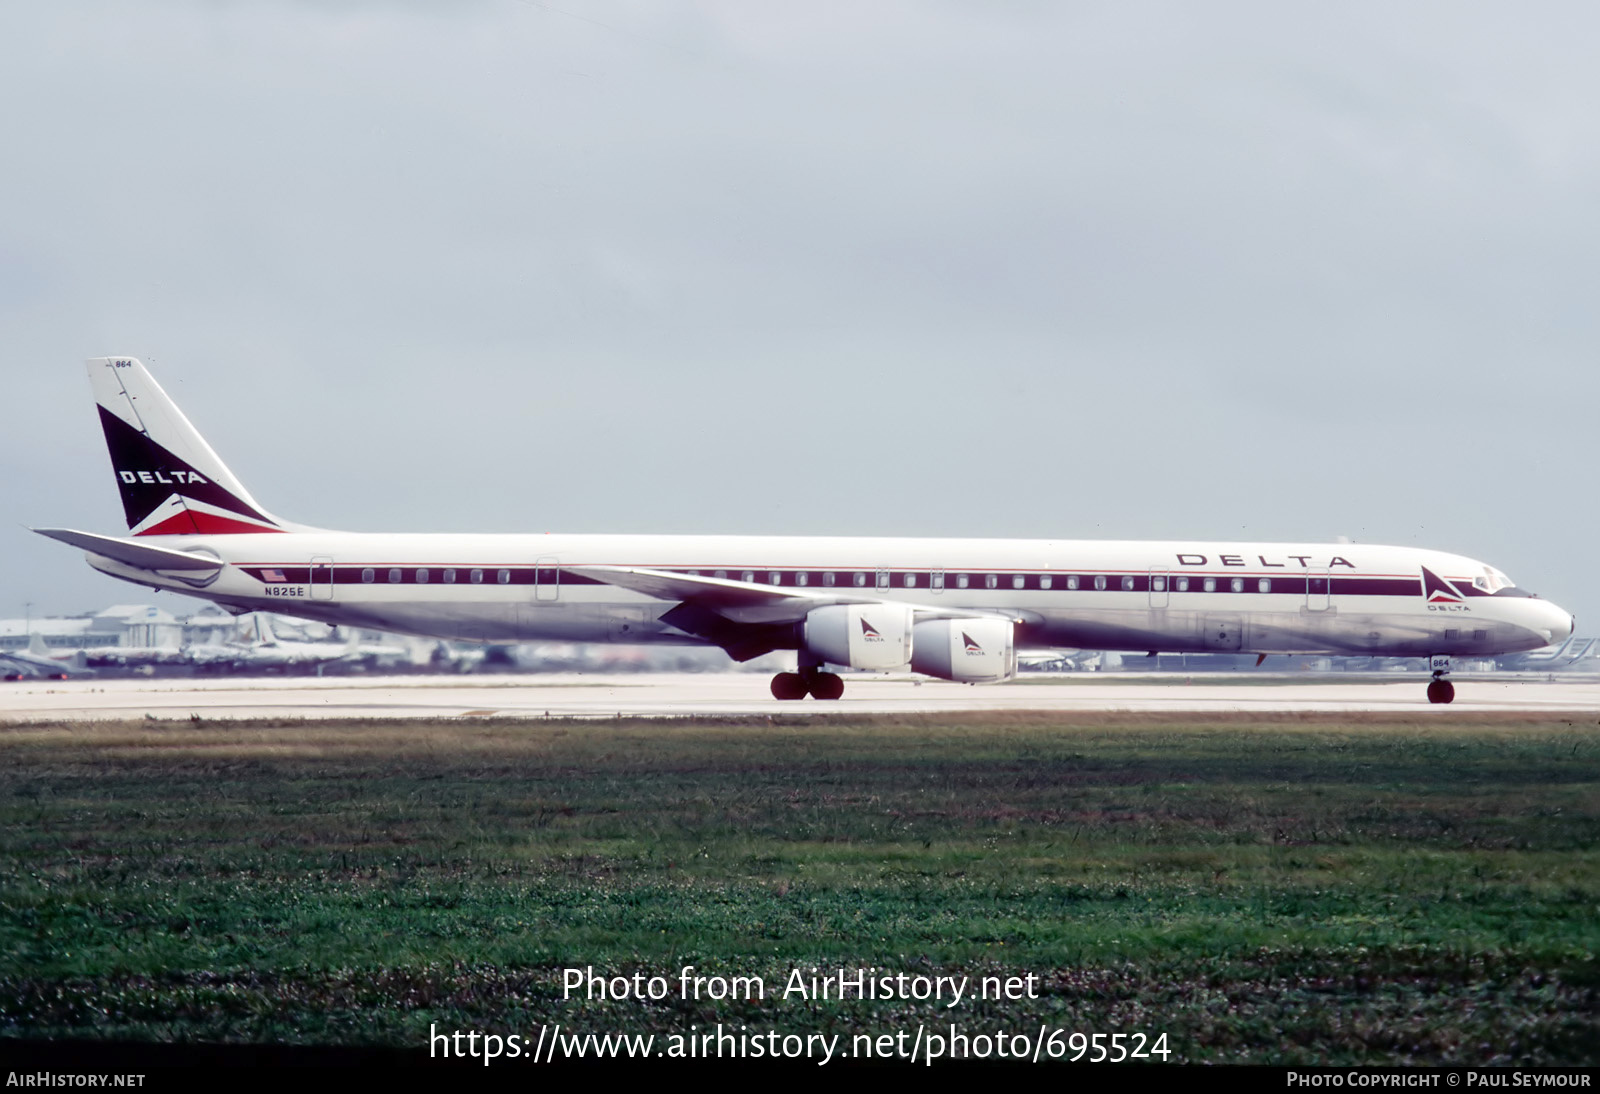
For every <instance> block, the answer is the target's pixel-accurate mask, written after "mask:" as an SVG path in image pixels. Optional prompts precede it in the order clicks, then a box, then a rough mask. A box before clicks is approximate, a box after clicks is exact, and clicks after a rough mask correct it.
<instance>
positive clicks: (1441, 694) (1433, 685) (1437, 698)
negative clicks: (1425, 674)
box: [1428, 680, 1456, 703]
mask: <svg viewBox="0 0 1600 1094" xmlns="http://www.w3.org/2000/svg"><path fill="white" fill-rule="evenodd" d="M1455 697H1456V686H1455V685H1454V684H1452V683H1451V682H1450V681H1448V680H1433V681H1430V682H1429V684H1428V702H1430V703H1448V702H1450V700H1452V699H1454V698H1455Z"/></svg>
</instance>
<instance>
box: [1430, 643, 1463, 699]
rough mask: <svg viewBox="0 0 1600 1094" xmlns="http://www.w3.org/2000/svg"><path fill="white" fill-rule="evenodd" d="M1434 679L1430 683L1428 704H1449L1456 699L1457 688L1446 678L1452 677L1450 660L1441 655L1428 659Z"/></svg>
mask: <svg viewBox="0 0 1600 1094" xmlns="http://www.w3.org/2000/svg"><path fill="white" fill-rule="evenodd" d="M1428 667H1429V668H1430V669H1432V670H1433V679H1432V680H1430V681H1429V682H1428V702H1430V703H1448V702H1450V700H1452V699H1454V698H1455V697H1456V686H1455V685H1454V684H1452V683H1451V682H1450V681H1449V680H1447V679H1445V677H1447V676H1449V675H1450V658H1449V657H1447V656H1443V655H1440V654H1435V655H1434V656H1432V657H1430V658H1428Z"/></svg>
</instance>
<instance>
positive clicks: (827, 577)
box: [822, 570, 836, 589]
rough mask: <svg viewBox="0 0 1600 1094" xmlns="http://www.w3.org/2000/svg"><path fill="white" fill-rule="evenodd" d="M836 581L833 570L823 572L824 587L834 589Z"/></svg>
mask: <svg viewBox="0 0 1600 1094" xmlns="http://www.w3.org/2000/svg"><path fill="white" fill-rule="evenodd" d="M835 579H836V575H835V574H834V572H833V571H832V570H824V571H823V572H822V583H823V584H824V585H826V586H828V588H830V589H831V588H833V583H834V581H835Z"/></svg>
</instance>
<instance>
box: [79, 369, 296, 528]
mask: <svg viewBox="0 0 1600 1094" xmlns="http://www.w3.org/2000/svg"><path fill="white" fill-rule="evenodd" d="M89 384H90V386H91V387H93V388H94V398H95V402H96V403H98V404H99V406H100V425H101V428H103V429H104V430H105V434H106V446H107V447H108V448H109V449H110V450H111V467H112V469H113V470H114V471H115V472H116V474H117V487H118V488H119V489H120V490H121V491H122V508H123V511H124V513H126V515H127V518H128V529H129V531H131V532H132V533H133V534H134V535H136V536H182V535H202V534H203V535H218V534H229V533H251V532H283V531H287V530H289V529H290V528H291V527H293V526H292V525H290V524H288V523H286V522H284V521H281V520H279V519H278V518H276V517H274V516H272V515H271V514H269V513H268V512H267V511H266V510H265V509H263V508H261V506H260V505H258V504H257V503H256V500H255V499H254V498H252V497H251V496H250V492H249V491H248V490H246V489H245V488H244V484H243V483H241V482H240V481H239V480H238V479H236V478H234V475H233V472H232V471H229V470H228V468H227V465H226V464H224V463H223V462H222V460H220V459H219V458H218V457H217V454H216V453H215V452H213V451H212V450H211V446H210V445H208V444H206V442H205V438H204V437H202V436H200V433H199V432H198V431H197V430H196V429H195V427H194V426H192V425H190V424H189V419H188V418H185V417H184V416H183V411H181V410H179V409H178V407H177V404H175V403H174V402H173V401H172V400H171V399H170V398H168V397H167V393H166V392H165V391H162V390H161V385H160V384H157V383H156V382H155V380H154V378H152V377H151V375H150V373H149V371H148V370H146V368H145V367H144V365H143V364H141V363H140V362H139V361H137V360H136V359H134V358H132V357H96V358H93V359H92V360H90V362H89Z"/></svg>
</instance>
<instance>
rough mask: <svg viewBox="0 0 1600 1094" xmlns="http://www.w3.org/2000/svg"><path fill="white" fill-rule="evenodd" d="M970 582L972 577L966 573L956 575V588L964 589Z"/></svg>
mask: <svg viewBox="0 0 1600 1094" xmlns="http://www.w3.org/2000/svg"><path fill="white" fill-rule="evenodd" d="M971 582H972V578H971V577H969V576H968V575H966V574H957V575H956V588H958V589H965V588H966V587H967V586H968V585H969V584H970V583H971Z"/></svg>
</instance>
